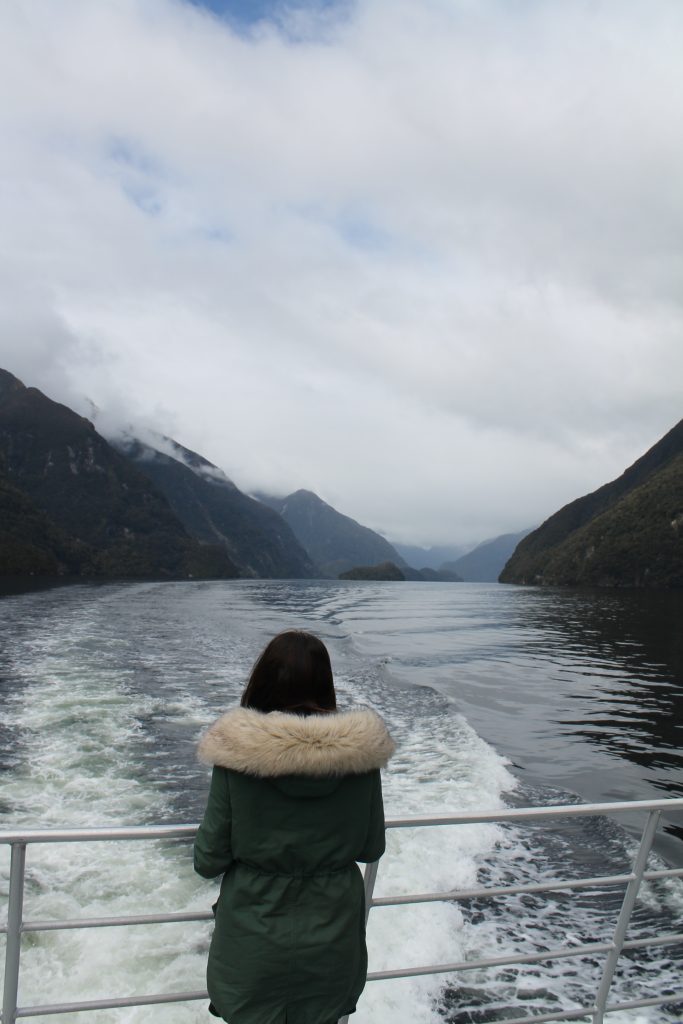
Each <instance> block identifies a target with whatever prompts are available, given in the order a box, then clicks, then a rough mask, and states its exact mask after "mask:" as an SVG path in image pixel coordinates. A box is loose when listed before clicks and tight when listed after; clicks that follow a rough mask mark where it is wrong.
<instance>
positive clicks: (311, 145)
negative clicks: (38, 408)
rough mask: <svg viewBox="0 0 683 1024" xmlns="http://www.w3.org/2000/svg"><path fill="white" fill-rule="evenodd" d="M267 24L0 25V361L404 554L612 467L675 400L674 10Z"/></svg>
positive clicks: (422, 10)
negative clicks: (361, 526) (338, 515)
mask: <svg viewBox="0 0 683 1024" xmlns="http://www.w3.org/2000/svg"><path fill="white" fill-rule="evenodd" d="M283 11H284V9H283V10H282V11H281V13H280V15H279V17H278V18H277V19H275V20H274V21H271V22H267V21H261V22H259V24H258V25H256V26H253V27H252V29H250V30H249V31H244V27H243V26H242V28H241V29H240V27H239V26H236V25H231V24H230V22H229V21H222V20H221V19H218V18H216V17H215V16H214V15H212V14H211V13H210V12H208V11H206V10H202V8H201V7H198V6H196V5H194V6H193V5H191V4H186V3H182V2H181V0H147V2H145V3H143V2H142V0H124V2H122V3H119V4H116V5H104V4H91V3H89V2H87V0H64V2H63V3H60V4H59V5H54V4H52V3H50V2H48V0H42V2H41V0H38V2H36V3H34V4H31V5H5V6H4V7H3V8H2V9H1V10H0V88H2V91H3V95H5V96H12V97H13V100H12V103H11V105H10V104H5V105H4V106H3V111H2V112H1V113H0V130H1V131H2V146H0V175H1V178H2V182H3V188H2V192H1V193H0V208H1V210H2V218H3V244H2V247H1V249H0V272H1V273H2V275H3V281H4V282H6V287H5V292H4V296H3V298H2V300H0V302H1V306H0V351H1V352H2V364H3V365H4V366H5V367H6V368H7V369H9V370H11V371H12V372H14V373H16V374H17V375H18V376H20V377H22V379H24V381H25V383H27V384H31V383H33V384H36V385H38V386H40V387H41V388H42V389H43V390H45V391H47V392H48V393H50V394H52V395H53V396H54V397H56V398H58V399H60V400H64V401H68V402H70V403H72V404H75V403H78V402H81V403H83V401H84V400H83V396H88V397H89V398H90V399H91V400H92V401H93V402H94V403H95V404H96V405H97V406H98V407H99V408H100V409H101V410H103V413H104V412H105V411H106V415H107V416H109V418H110V420H111V421H112V422H116V423H120V424H124V425H125V424H127V423H131V422H132V423H134V424H140V425H141V426H140V429H142V428H144V429H149V430H156V431H159V432H160V433H162V434H167V435H170V436H173V437H176V438H177V439H178V440H179V441H180V442H182V443H183V444H186V445H187V446H189V447H190V448H193V449H195V450H197V451H200V452H201V453H202V454H204V455H205V456H206V457H207V458H209V459H210V460H211V461H212V462H215V463H216V464H217V465H219V466H220V467H221V468H222V469H224V470H225V471H226V472H227V473H228V475H229V476H230V477H232V478H234V479H235V481H236V482H237V483H238V484H240V485H242V486H245V487H248V488H260V489H264V490H274V491H277V492H280V493H283V492H286V491H287V490H291V489H294V488H297V487H300V486H304V487H309V488H311V489H314V490H317V491H318V492H319V493H320V494H321V496H322V497H324V498H326V500H329V501H331V502H332V503H333V504H336V505H337V507H339V508H340V509H341V510H342V511H345V512H348V513H350V514H352V515H354V516H355V517H356V518H358V519H360V520H361V521H363V522H367V523H368V525H371V526H374V527H376V528H380V529H383V530H384V531H385V532H387V533H388V534H389V535H390V536H391V537H392V538H394V539H397V540H403V541H417V542H422V543H430V542H434V543H436V542H444V543H447V542H451V543H458V542H461V541H476V540H481V539H484V538H485V537H486V536H490V535H492V534H495V533H502V532H507V531H512V530H518V529H521V528H523V527H525V526H528V525H530V524H531V523H534V522H537V521H539V520H541V519H543V518H544V517H545V516H547V515H548V514H550V513H551V512H552V511H554V509H555V508H557V507H558V506H559V505H561V504H562V503H564V502H566V501H567V500H570V499H571V498H573V497H575V496H577V495H578V494H581V493H584V492H585V491H587V490H589V489H591V488H593V487H595V486H598V485H599V484H600V483H602V482H604V480H606V479H609V478H611V477H613V476H615V475H617V474H618V473H619V472H621V470H622V469H623V468H624V467H625V465H626V464H627V463H629V462H631V461H633V459H634V458H636V457H637V456H638V455H639V454H641V453H642V451H644V450H645V449H646V448H647V447H648V446H649V445H651V444H652V443H654V441H656V440H657V439H658V437H659V436H661V434H662V433H664V432H665V430H667V429H668V428H669V427H670V426H672V425H673V424H674V423H675V422H676V421H677V420H678V419H679V418H680V415H681V381H682V380H683V346H681V344H680V338H681V330H682V327H683V308H682V303H683V299H682V297H681V296H682V294H683V293H681V290H680V280H681V273H682V271H683V256H681V250H680V237H681V228H682V227H683V224H682V223H681V221H682V220H683V208H682V207H681V204H680V181H681V179H682V177H683V166H682V165H683V142H682V141H681V134H680V132H679V131H678V125H679V124H680V122H681V115H682V114H683V73H682V72H681V67H680V40H681V37H682V35H683V10H682V9H681V6H680V4H679V3H678V2H677V0H669V2H666V0H657V2H655V3H654V4H647V5H645V4H643V3H642V2H636V0H633V2H629V0H612V2H607V0H602V2H600V3H598V4H594V3H589V2H588V0H585V2H579V3H575V4H566V5H557V4H551V3H536V4H525V5H518V4H511V3H508V2H505V3H503V2H495V0H491V2H485V3H481V4H477V5H472V4H469V3H465V2H455V3H452V4H448V5H444V4H442V3H440V2H437V0H426V2H424V3H420V4H414V3H412V2H408V0H391V2H389V0H363V2H359V3H357V4H355V5H353V6H350V5H344V6H343V7H339V8H334V7H330V6H329V5H327V6H325V5H323V7H321V6H320V5H318V6H317V7H316V8H315V10H313V13H312V14H310V12H309V15H310V16H307V11H306V8H305V7H301V8H300V9H299V11H298V12H297V14H296V20H295V21H291V20H290V21H288V20H287V15H286V13H283ZM80 411H82V409H81V410H80Z"/></svg>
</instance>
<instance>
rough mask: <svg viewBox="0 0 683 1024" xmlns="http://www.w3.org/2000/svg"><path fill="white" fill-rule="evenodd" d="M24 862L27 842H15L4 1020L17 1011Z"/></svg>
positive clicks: (7, 1022)
mask: <svg viewBox="0 0 683 1024" xmlns="http://www.w3.org/2000/svg"><path fill="white" fill-rule="evenodd" d="M25 866H26V843H12V860H11V863H10V872H9V903H8V907H7V947H6V950H5V983H4V985H3V992H2V1024H14V1022H15V1019H16V1013H17V993H18V991H19V956H20V954H21V922H22V915H23V908H24V868H25Z"/></svg>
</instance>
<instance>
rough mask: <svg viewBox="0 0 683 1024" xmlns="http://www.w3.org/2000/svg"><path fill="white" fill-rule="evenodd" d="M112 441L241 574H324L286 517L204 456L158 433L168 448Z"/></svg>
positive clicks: (191, 528)
mask: <svg viewBox="0 0 683 1024" xmlns="http://www.w3.org/2000/svg"><path fill="white" fill-rule="evenodd" d="M112 443H113V444H115V446H116V448H117V450H118V451H119V452H120V453H121V454H123V455H124V456H125V457H126V458H127V459H128V460H129V461H130V462H131V463H132V464H133V465H134V466H135V467H136V469H137V470H139V471H140V472H141V473H144V474H145V476H146V477H148V478H149V480H150V481H152V483H153V484H154V485H155V487H156V488H158V490H159V491H161V493H162V494H163V495H164V497H165V498H166V500H167V501H168V503H169V505H170V507H171V509H172V510H173V512H174V513H175V515H176V516H177V517H178V519H179V520H180V522H181V523H182V524H183V526H184V527H185V529H186V530H187V532H188V533H189V534H190V536H191V537H194V538H196V539H197V540H200V541H203V542H205V543H210V544H220V545H221V546H222V547H223V548H224V549H225V550H226V551H227V553H228V555H229V556H230V558H231V559H232V560H233V561H234V562H235V563H236V564H237V565H238V566H239V567H240V570H241V573H242V575H244V576H252V577H254V576H256V577H267V578H274V579H309V578H311V577H317V576H320V570H319V569H318V568H317V566H316V565H314V564H313V562H312V561H311V559H310V558H309V556H308V555H307V553H306V551H305V550H304V549H303V547H302V546H301V545H300V543H299V542H298V541H297V539H296V537H295V536H294V533H293V532H292V530H291V529H290V527H289V526H288V525H287V523H286V522H285V521H284V519H283V518H282V517H281V516H280V515H278V513H277V512H275V511H274V510H273V509H271V508H268V507H267V506H266V505H264V504H262V503H261V502H260V501H256V499H254V498H250V497H248V496H247V495H246V494H243V493H242V491H240V490H239V489H238V488H237V487H236V486H235V484H234V483H233V482H232V480H229V479H228V477H227V476H226V475H225V474H224V473H223V472H222V471H221V470H220V469H218V467H217V466H214V465H213V464H212V463H211V462H209V461H208V460H207V459H205V458H203V456H201V455H198V454H197V453H196V452H193V451H191V450H190V449H189V448H184V447H183V446H182V445H180V444H178V442H177V441H172V440H171V439H170V438H163V437H160V438H159V444H160V445H162V446H163V447H164V449H165V451H160V450H158V449H157V448H155V447H152V446H151V445H148V444H146V443H144V442H142V441H140V440H138V439H137V438H132V437H127V438H123V439H117V440H114V441H113V442H112ZM169 453H170V454H169Z"/></svg>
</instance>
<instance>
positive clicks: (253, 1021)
mask: <svg viewBox="0 0 683 1024" xmlns="http://www.w3.org/2000/svg"><path fill="white" fill-rule="evenodd" d="M336 708H337V705H336V696H335V691H334V683H333V680H332V668H331V666H330V658H329V655H328V653H327V650H326V648H325V646H324V644H323V643H322V642H321V641H320V640H318V639H317V637H314V636H311V635H310V634H309V633H302V632H297V631H288V632H286V633H281V634H280V635H279V636H276V637H275V638H274V639H273V640H271V641H270V643H269V644H268V646H267V647H266V648H265V650H264V651H263V653H262V654H261V656H260V657H259V659H258V660H257V662H256V664H255V666H254V669H253V671H252V673H251V677H250V679H249V682H248V684H247V687H246V689H245V691H244V694H243V696H242V701H241V706H240V707H239V708H235V709H234V710H233V711H228V712H227V714H225V715H223V716H222V717H221V718H219V719H218V721H217V722H215V723H214V725H212V726H211V728H210V729H209V730H208V732H207V733H206V734H205V735H204V736H203V738H202V740H201V742H200V744H199V756H200V758H201V759H202V760H203V761H205V762H207V763H208V764H212V765H213V775H212V779H211V790H210V793H209V800H208V804H207V808H206V812H205V814H204V820H203V821H202V824H201V826H200V828H199V832H198V833H197V839H196V841H195V848H194V864H195V870H196V871H198V872H199V874H200V875H203V876H204V877H205V878H214V877H216V875H220V874H223V881H222V883H221V890H220V896H219V899H218V904H217V906H216V925H215V929H214V933H213V938H212V940H211V949H210V951H209V964H208V969H207V981H208V988H209V997H210V999H211V1006H210V1007H209V1009H210V1010H212V1012H213V1013H215V1014H216V1016H220V1017H223V1018H224V1020H227V1021H229V1022H230V1024H333V1022H336V1021H337V1020H338V1018H339V1017H342V1016H344V1015H345V1014H347V1013H353V1011H354V1010H355V1009H356V1001H357V999H358V997H359V995H360V993H361V992H362V990H363V986H364V985H365V975H366V971H367V951H366V948H365V900H364V892H363V879H362V876H361V873H360V869H359V868H358V865H357V864H356V861H366V862H367V861H375V860H377V859H378V858H379V857H381V855H382V853H383V852H384V811H383V807H382V788H381V783H380V775H379V769H380V768H381V767H382V766H383V765H385V764H386V762H387V761H388V759H389V758H390V757H391V754H392V753H393V750H394V744H393V742H392V740H391V737H390V736H389V733H388V732H387V729H386V726H385V725H384V722H383V721H382V719H381V718H380V717H379V715H376V714H375V713H374V712H373V711H368V710H361V711H347V712H343V713H339V712H337V710H336Z"/></svg>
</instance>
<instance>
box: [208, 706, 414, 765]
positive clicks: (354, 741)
mask: <svg viewBox="0 0 683 1024" xmlns="http://www.w3.org/2000/svg"><path fill="white" fill-rule="evenodd" d="M393 752H394V742H393V740H392V738H391V736H390V735H389V733H388V731H387V727H386V725H385V724H384V722H383V721H382V719H381V718H380V716H379V715H377V714H375V712H374V711H370V710H361V711H344V712H335V713H332V714H327V715H309V716H308V717H307V718H304V717H302V716H301V715H292V714H287V713H286V712H283V711H271V712H270V713H269V714H264V712H262V711H255V710H254V709H253V708H235V709H234V710H233V711H228V712H227V713H226V714H225V715H222V716H221V717H220V718H219V719H218V721H216V722H214V724H213V725H212V726H211V727H210V728H209V729H208V730H207V732H205V733H204V735H203V736H202V738H201V740H200V742H199V749H198V754H199V758H200V760H201V761H204V762H205V763H206V764H217V765H221V767H223V768H232V769H233V770H234V771H237V772H244V773H246V774H248V775H258V776H261V777H264V778H269V777H274V776H280V775H313V776H316V775H317V776H321V775H323V776H325V775H326V776H330V775H360V774H362V773H363V772H369V771H371V770H372V769H373V768H382V767H383V766H384V765H385V764H386V763H387V761H388V760H389V758H390V757H391V755H392V754H393Z"/></svg>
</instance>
